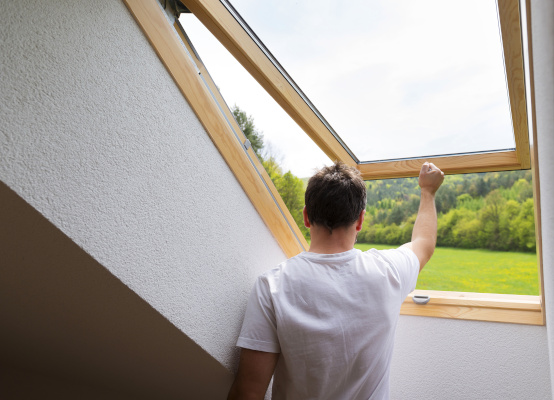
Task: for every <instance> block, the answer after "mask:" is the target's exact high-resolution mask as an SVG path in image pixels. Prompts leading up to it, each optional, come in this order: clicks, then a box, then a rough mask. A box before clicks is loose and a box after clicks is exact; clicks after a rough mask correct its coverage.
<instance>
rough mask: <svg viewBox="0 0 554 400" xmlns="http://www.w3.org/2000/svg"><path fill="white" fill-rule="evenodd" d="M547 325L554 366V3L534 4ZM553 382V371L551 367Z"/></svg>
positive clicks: (550, 352) (534, 1) (536, 98)
mask: <svg viewBox="0 0 554 400" xmlns="http://www.w3.org/2000/svg"><path fill="white" fill-rule="evenodd" d="M531 18H532V20H531V21H532V23H531V27H532V35H533V62H534V72H535V104H536V114H537V149H538V158H539V174H540V183H541V187H540V190H541V202H542V204H541V221H542V244H543V248H542V251H543V273H544V293H545V305H546V307H545V308H546V326H547V328H548V344H549V354H550V365H554V364H553V363H554V328H553V325H554V248H553V246H552V244H553V243H554V158H553V157H552V155H553V154H554V44H553V40H554V2H552V1H547V0H540V1H539V0H532V1H531ZM551 382H554V370H552V368H551Z"/></svg>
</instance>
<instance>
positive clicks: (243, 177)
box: [124, 0, 303, 257]
mask: <svg viewBox="0 0 554 400" xmlns="http://www.w3.org/2000/svg"><path fill="white" fill-rule="evenodd" d="M124 1H125V4H126V5H127V7H128V8H129V10H130V11H131V13H132V14H133V16H134V18H135V19H136V21H137V22H138V24H139V26H140V27H141V28H142V30H143V32H144V33H145V35H146V37H147V38H148V40H149V41H150V43H151V45H152V47H153V48H154V50H155V51H156V53H157V54H158V56H159V57H160V60H161V61H162V63H163V64H164V65H165V67H166V69H167V70H168V72H169V73H170V74H171V76H172V77H173V79H174V81H175V83H176V84H177V86H178V87H179V89H180V90H181V92H182V93H183V95H184V96H185V98H186V99H187V101H188V102H189V104H190V105H191V107H192V109H193V110H194V112H195V113H196V115H197V117H198V119H199V120H200V122H201V123H202V125H203V126H204V128H205V129H206V132H207V133H208V135H209V136H210V138H211V139H212V141H213V142H214V144H215V146H216V147H217V149H218V150H219V152H220V153H221V155H222V156H223V158H224V159H225V161H226V162H227V164H228V165H229V168H230V169H231V170H232V172H233V174H234V175H235V177H236V178H237V180H238V181H239V183H240V185H241V186H242V188H243V190H244V191H245V193H246V194H247V195H248V197H249V198H250V201H251V202H252V204H253V205H254V207H255V208H256V210H257V211H258V213H259V214H260V216H261V217H262V219H263V220H264V222H265V224H266V225H267V226H268V228H269V229H270V230H271V232H272V233H273V235H274V237H275V239H276V240H277V242H278V243H279V245H280V246H281V248H282V249H283V251H284V253H285V254H286V255H287V257H291V256H293V255H296V254H298V253H299V252H301V251H302V250H303V246H302V244H301V243H300V242H299V241H297V240H296V239H295V238H294V235H293V231H292V230H291V229H290V227H289V225H288V224H287V220H286V218H284V217H283V214H281V212H280V211H279V208H278V207H277V204H276V203H275V202H274V200H273V198H272V196H271V192H270V191H268V190H267V188H266V186H265V184H264V182H263V180H262V179H261V178H260V176H259V175H258V173H257V172H256V170H255V169H254V168H253V167H252V164H251V162H250V160H249V158H248V156H247V155H246V152H245V151H244V147H243V146H242V144H241V143H240V142H239V141H238V140H237V139H236V137H235V136H234V134H233V132H232V130H231V127H230V126H229V125H228V124H227V122H226V120H225V117H224V115H223V114H222V113H221V112H220V110H219V107H218V105H217V104H216V102H215V100H214V99H213V98H212V96H211V95H210V93H209V91H208V88H207V87H206V86H205V85H204V82H203V81H202V79H201V77H200V76H199V75H198V73H197V72H196V68H195V65H194V63H193V61H192V59H190V58H189V57H188V55H187V52H186V51H185V48H184V47H183V45H182V44H181V41H180V40H179V37H178V35H177V34H176V32H175V30H174V28H173V27H172V26H171V25H170V24H169V22H168V20H167V18H166V16H165V15H164V12H163V11H162V10H161V9H160V6H159V4H158V2H157V1H156V0H124ZM206 162H207V163H209V162H208V160H206Z"/></svg>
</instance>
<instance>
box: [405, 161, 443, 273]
mask: <svg viewBox="0 0 554 400" xmlns="http://www.w3.org/2000/svg"><path fill="white" fill-rule="evenodd" d="M443 180H444V173H443V172H442V171H441V170H440V169H438V168H437V167H436V166H435V164H433V163H427V162H426V163H424V164H423V166H422V167H421V171H420V172H419V187H420V188H421V200H420V203H419V211H418V213H417V219H416V222H415V225H414V230H413V231H412V241H411V242H410V243H406V244H405V245H404V246H407V247H409V248H410V249H412V251H413V252H414V253H415V255H416V256H417V258H418V259H419V270H420V271H421V270H422V269H423V267H424V266H425V264H427V262H428V261H429V259H430V258H431V256H432V255H433V252H434V251H435V245H436V243H437V210H436V208H435V193H436V192H437V190H438V188H439V187H440V185H441V184H442V181H443Z"/></svg>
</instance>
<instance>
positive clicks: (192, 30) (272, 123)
mask: <svg viewBox="0 0 554 400" xmlns="http://www.w3.org/2000/svg"><path fill="white" fill-rule="evenodd" d="M179 21H180V22H181V25H182V26H183V28H184V30H185V31H186V33H187V35H188V36H189V38H190V40H191V42H192V44H193V46H194V47H195V49H196V51H197V52H198V55H199V56H200V58H201V59H202V62H203V63H204V65H205V66H206V69H207V70H208V72H209V73H210V75H211V77H212V79H213V81H214V82H215V84H216V85H217V87H218V89H219V91H220V92H221V95H222V96H223V98H224V99H225V101H226V103H227V104H228V106H229V107H230V108H233V106H235V105H236V106H238V107H239V108H240V109H241V110H243V111H245V112H246V113H247V114H248V115H250V116H252V118H253V120H254V123H255V125H256V128H257V129H258V130H259V131H261V132H262V133H263V137H264V143H265V146H264V151H265V153H266V155H267V156H274V157H275V158H276V159H277V160H278V161H279V164H280V166H281V168H282V169H283V170H284V172H286V171H289V170H290V171H291V172H292V173H293V174H294V175H296V176H298V177H300V178H305V177H310V176H311V175H313V172H314V169H316V168H321V167H322V166H323V165H325V164H329V163H330V160H329V158H328V157H327V156H326V155H325V153H323V151H322V150H321V149H320V148H319V147H318V146H317V145H316V144H315V143H314V142H313V141H312V140H311V139H310V138H309V137H308V136H307V135H306V134H305V133H304V132H303V131H302V129H301V128H300V127H299V126H298V125H297V124H296V122H294V120H292V118H290V116H289V115H288V114H287V113H286V112H285V111H283V109H282V108H281V107H280V106H279V105H278V104H277V103H276V102H275V100H273V98H272V97H271V96H270V95H269V94H267V92H266V91H265V90H264V89H263V88H262V87H261V86H260V85H259V84H258V82H256V80H255V79H254V78H252V76H251V75H250V74H249V73H248V72H247V71H246V70H245V69H244V68H243V67H242V65H240V63H239V62H238V61H236V59H235V58H234V57H233V56H232V55H231V54H230V53H229V52H228V51H227V49H225V47H223V45H221V43H219V41H218V40H217V39H216V38H214V37H213V35H212V34H211V33H210V32H209V31H208V30H207V29H206V28H205V27H204V25H202V23H201V22H200V21H198V19H197V18H196V17H195V16H194V15H192V14H181V16H180V17H179Z"/></svg>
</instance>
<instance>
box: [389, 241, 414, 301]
mask: <svg viewBox="0 0 554 400" xmlns="http://www.w3.org/2000/svg"><path fill="white" fill-rule="evenodd" d="M382 252H383V254H384V255H386V258H387V259H388V260H389V262H390V264H391V266H392V267H393V268H395V269H396V271H398V277H399V279H400V295H401V297H402V299H401V301H404V299H405V298H406V296H408V295H409V294H410V293H411V292H412V291H413V290H414V289H415V287H416V284H417V277H418V275H419V259H418V258H417V256H416V255H415V253H414V252H413V251H412V250H410V249H409V248H407V247H399V248H398V249H391V250H382Z"/></svg>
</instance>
